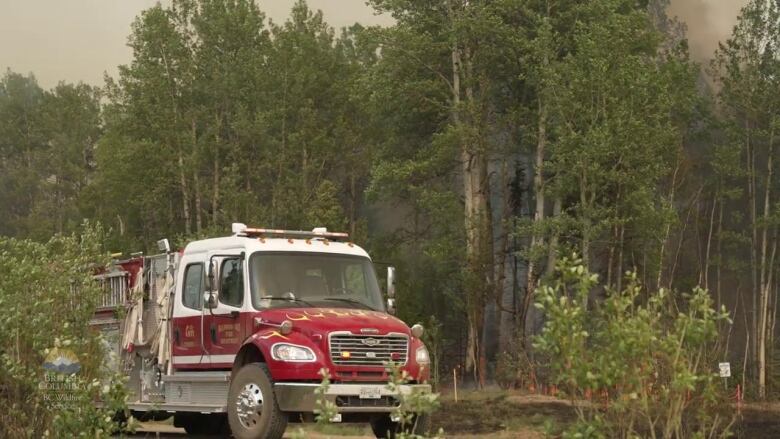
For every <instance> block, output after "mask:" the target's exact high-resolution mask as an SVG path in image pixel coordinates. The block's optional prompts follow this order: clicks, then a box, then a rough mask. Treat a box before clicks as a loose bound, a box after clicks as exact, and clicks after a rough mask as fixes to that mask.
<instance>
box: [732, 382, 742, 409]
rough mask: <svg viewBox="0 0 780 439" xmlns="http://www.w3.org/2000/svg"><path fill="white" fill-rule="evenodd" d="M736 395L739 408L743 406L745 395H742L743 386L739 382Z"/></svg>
mask: <svg viewBox="0 0 780 439" xmlns="http://www.w3.org/2000/svg"><path fill="white" fill-rule="evenodd" d="M734 396H735V397H736V399H737V408H741V407H742V396H743V395H742V387H741V386H740V385H739V384H737V394H736V395H734Z"/></svg>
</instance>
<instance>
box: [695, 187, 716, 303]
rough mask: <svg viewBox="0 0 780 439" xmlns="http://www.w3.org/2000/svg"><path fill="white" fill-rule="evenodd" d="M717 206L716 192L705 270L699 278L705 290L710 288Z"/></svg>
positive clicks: (705, 252) (705, 256)
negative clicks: (711, 257)
mask: <svg viewBox="0 0 780 439" xmlns="http://www.w3.org/2000/svg"><path fill="white" fill-rule="evenodd" d="M717 204H718V194H717V192H716V193H715V195H714V196H713V197H712V208H711V209H710V225H709V228H708V232H707V246H706V250H705V251H704V270H702V274H701V276H700V277H699V284H701V285H704V289H705V290H708V289H709V288H710V282H709V280H710V254H711V249H712V234H713V232H714V230H715V208H716V207H717Z"/></svg>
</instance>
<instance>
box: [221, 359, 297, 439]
mask: <svg viewBox="0 0 780 439" xmlns="http://www.w3.org/2000/svg"><path fill="white" fill-rule="evenodd" d="M228 423H229V424H230V431H231V432H232V433H233V436H235V437H236V438H237V439H261V438H262V439H279V438H281V437H282V435H283V434H284V430H285V428H287V415H285V413H284V412H282V411H281V410H279V404H277V403H276V395H275V394H274V388H273V381H272V380H271V374H270V373H269V372H268V367H266V365H265V364H263V363H249V364H247V365H244V366H243V367H242V368H241V369H240V370H239V371H238V373H236V375H235V376H234V377H233V379H232V380H231V381H230V390H229V391H228Z"/></svg>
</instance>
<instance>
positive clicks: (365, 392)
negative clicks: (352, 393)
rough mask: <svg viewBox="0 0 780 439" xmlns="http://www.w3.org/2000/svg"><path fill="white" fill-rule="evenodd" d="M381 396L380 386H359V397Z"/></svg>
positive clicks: (375, 397)
mask: <svg viewBox="0 0 780 439" xmlns="http://www.w3.org/2000/svg"><path fill="white" fill-rule="evenodd" d="M381 397H382V388H381V387H361V388H360V399H379V398H381Z"/></svg>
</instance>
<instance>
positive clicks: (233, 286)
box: [219, 258, 244, 307]
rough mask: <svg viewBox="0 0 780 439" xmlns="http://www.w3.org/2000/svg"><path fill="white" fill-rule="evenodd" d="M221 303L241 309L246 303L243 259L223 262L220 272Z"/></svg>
mask: <svg viewBox="0 0 780 439" xmlns="http://www.w3.org/2000/svg"><path fill="white" fill-rule="evenodd" d="M219 287H220V292H219V301H220V302H222V303H224V304H225V305H230V306H235V307H239V306H241V303H242V302H243V301H244V273H243V270H242V269H241V259H239V258H230V259H225V260H223V261H222V268H221V269H220V270H219Z"/></svg>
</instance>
